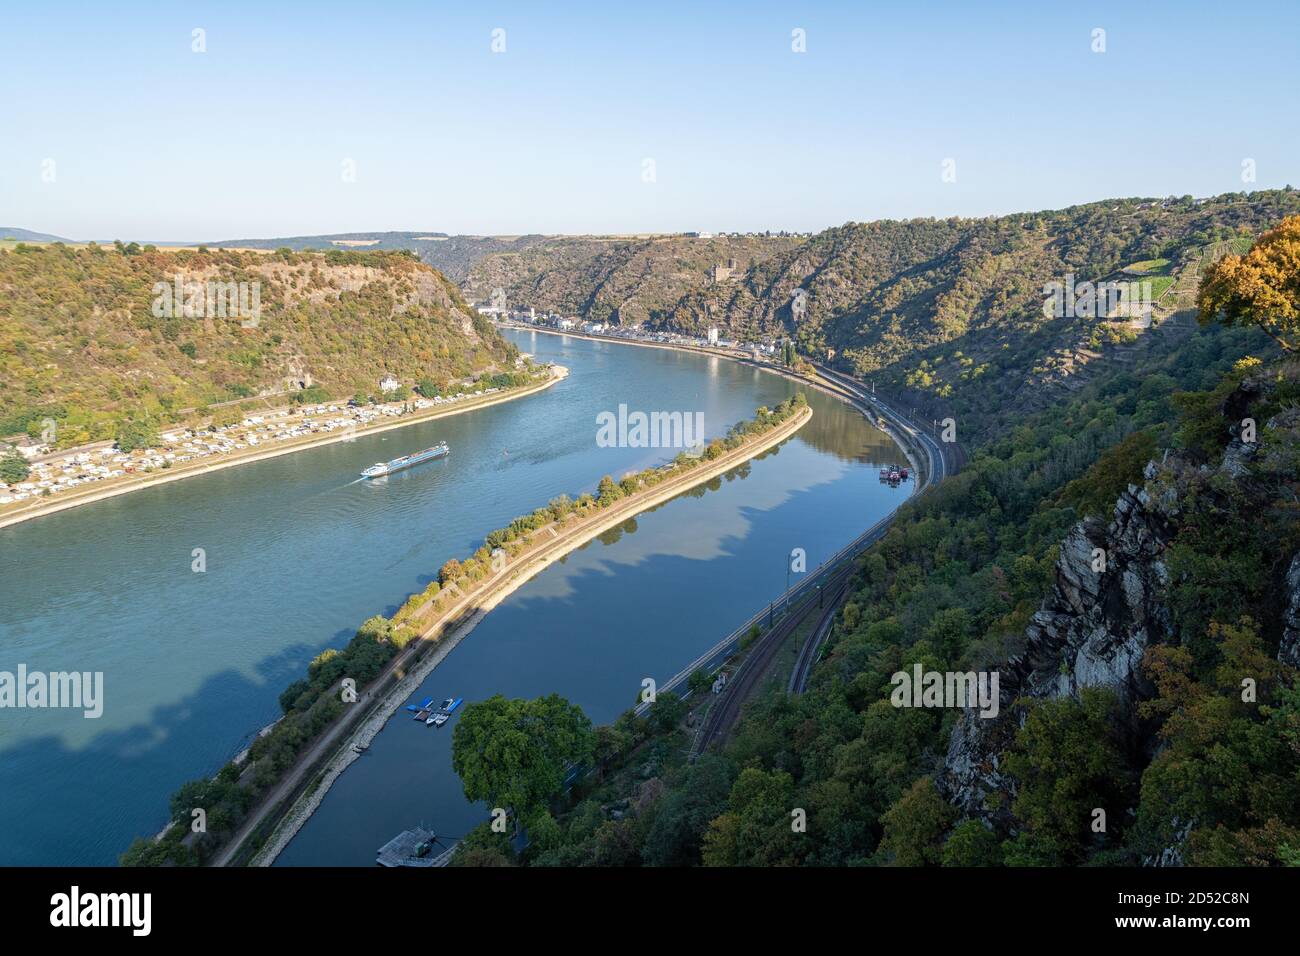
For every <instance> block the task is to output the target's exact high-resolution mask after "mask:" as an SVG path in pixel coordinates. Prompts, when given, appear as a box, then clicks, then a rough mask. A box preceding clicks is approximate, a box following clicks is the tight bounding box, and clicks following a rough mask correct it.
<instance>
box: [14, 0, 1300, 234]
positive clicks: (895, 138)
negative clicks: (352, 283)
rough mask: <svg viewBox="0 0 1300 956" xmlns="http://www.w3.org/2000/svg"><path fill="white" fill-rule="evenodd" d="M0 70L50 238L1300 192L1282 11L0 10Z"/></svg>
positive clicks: (321, 6)
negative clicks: (797, 43)
mask: <svg viewBox="0 0 1300 956" xmlns="http://www.w3.org/2000/svg"><path fill="white" fill-rule="evenodd" d="M1067 7H1068V8H1069V9H1067ZM546 8H554V11H555V12H548V10H547V9H546ZM706 8H707V9H706ZM196 27H200V28H203V29H204V30H205V31H206V45H207V52H206V53H202V54H196V53H193V52H191V43H192V40H191V31H192V30H193V29H194V28H196ZM796 27H799V28H803V29H804V30H806V34H807V52H806V53H803V54H796V53H793V52H792V51H791V31H792V30H793V29H794V28H796ZM1096 27H1101V28H1104V29H1105V30H1106V52H1105V53H1093V52H1092V50H1091V45H1092V37H1091V34H1092V30H1093V29H1094V28H1096ZM494 28H502V29H504V30H505V42H506V51H505V52H504V53H501V54H494V53H493V52H492V51H491V32H492V30H493V29H494ZM0 63H3V65H4V77H5V82H4V84H3V86H2V87H0V225H5V226H20V227H24V228H28V229H35V230H39V231H43V232H52V233H56V234H59V235H65V236H68V237H70V238H110V237H122V238H124V239H133V238H134V239H157V240H164V241H167V240H200V239H213V240H215V239H223V238H239V237H250V236H251V237H269V236H278V235H295V234H307V233H321V232H345V231H366V230H388V229H420V230H437V231H445V232H472V233H519V232H548V233H561V232H562V233H579V232H636V231H674V230H691V229H698V230H710V231H713V230H732V229H773V230H776V229H795V230H808V229H820V228H824V227H826V226H829V225H835V224H839V223H842V222H846V221H849V220H858V221H862V220H870V219H879V218H896V217H910V216H948V215H984V214H989V213H1002V212H1013V211H1020V210H1027V209H1043V208H1053V207H1060V206H1066V205H1070V204H1073V203H1077V202H1086V201H1090V200H1094V199H1102V198H1108V197H1112V196H1135V195H1166V194H1171V193H1173V194H1178V195H1182V194H1184V193H1191V194H1193V195H1197V196H1201V195H1211V194H1215V193H1220V192H1231V191H1236V190H1241V189H1249V188H1270V187H1276V186H1281V185H1283V184H1285V183H1287V182H1290V183H1293V184H1297V185H1300V131H1298V126H1300V110H1297V109H1296V106H1295V96H1296V91H1297V90H1300V3H1296V2H1294V0H1288V2H1278V3H1271V2H1261V0H1252V2H1249V3H1229V4H1225V3H1221V2H1220V3H1187V2H1181V3H1169V4H1155V3H1145V2H1144V3H1134V2H1128V3H1116V4H1105V3H1072V4H1068V5H1067V4H1061V3H1055V2H1045V0H1038V2H1032V3H1023V4H1022V3H1002V4H992V3H990V4H977V3H970V2H954V3H924V2H910V0H908V2H889V3H870V2H869V3H807V4H805V3H794V2H786V3H765V2H760V3H736V4H722V3H711V4H704V3H695V4H692V3H682V4H675V3H671V2H669V3H637V2H629V3H608V2H605V3H590V4H560V3H555V4H542V3H538V2H535V0H533V2H528V3H518V4H513V3H511V4H507V3H473V4H468V3H463V2H458V3H438V2H430V0H421V2H412V3H405V2H383V0H372V2H356V0H349V2H346V3H334V2H329V0H322V2H312V3H277V4H271V3H265V2H263V3H247V4H246V3H240V2H221V3H185V4H180V3H131V2H129V0H128V2H124V3H120V4H119V3H101V2H95V3H71V4H57V5H49V4H40V3H35V4H22V5H20V4H6V9H5V12H4V23H3V27H2V28H0ZM946 158H952V159H953V160H955V163H956V167H955V168H956V182H951V183H945V182H943V181H942V179H941V175H940V171H941V163H942V161H943V160H944V159H946ZM1246 158H1250V159H1253V160H1255V163H1256V168H1257V177H1258V178H1257V182H1256V183H1255V184H1254V185H1253V186H1252V185H1243V183H1242V180H1241V163H1242V160H1243V159H1246ZM347 159H350V160H352V161H354V162H355V164H356V180H355V182H350V183H348V182H344V181H343V176H342V170H343V162H344V160H347ZM645 159H653V160H654V163H655V174H656V182H654V183H646V182H643V181H642V169H643V160H645ZM47 160H53V161H54V167H53V170H54V181H53V182H46V181H44V180H43V179H42V172H43V170H47V169H48V166H44V165H43V164H44V163H45V161H47Z"/></svg>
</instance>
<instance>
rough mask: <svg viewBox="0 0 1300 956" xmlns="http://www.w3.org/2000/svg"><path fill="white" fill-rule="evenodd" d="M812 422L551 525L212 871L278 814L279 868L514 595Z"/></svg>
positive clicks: (305, 768)
mask: <svg viewBox="0 0 1300 956" xmlns="http://www.w3.org/2000/svg"><path fill="white" fill-rule="evenodd" d="M811 417H812V410H811V409H810V408H807V407H804V408H802V409H801V410H800V411H798V412H797V413H796V414H795V415H794V416H793V417H792V418H790V419H789V420H788V421H785V422H782V423H781V424H780V425H778V426H776V427H775V428H773V429H772V430H771V431H769V432H766V433H764V434H762V435H760V436H758V437H756V438H754V439H753V440H752V441H750V442H748V443H746V444H745V445H744V446H742V447H740V448H737V449H735V450H734V451H731V452H728V453H726V454H724V455H721V456H719V457H718V458H716V459H714V460H712V461H707V462H704V463H701V464H700V465H698V466H696V467H694V468H691V469H690V470H688V471H686V472H685V473H684V474H682V475H680V476H677V477H674V478H670V479H668V480H665V481H663V482H662V483H660V484H656V485H654V486H652V487H649V488H646V489H644V490H642V491H640V492H636V493H634V494H633V495H631V496H629V497H628V498H626V499H623V500H621V501H618V502H616V503H614V504H613V505H610V506H609V507H608V508H606V509H603V510H601V511H599V512H597V513H595V514H593V515H590V516H587V517H580V518H572V519H570V520H569V522H568V524H567V526H566V527H563V528H562V530H561V531H560V532H559V533H556V532H555V531H554V529H553V528H552V527H550V526H547V527H545V528H541V529H538V531H537V532H535V533H534V537H535V539H540V544H539V543H537V541H536V540H534V541H533V542H531V543H530V544H529V546H528V547H527V548H526V549H525V550H524V551H523V552H522V553H520V554H518V555H516V556H515V557H514V558H512V559H511V560H510V561H509V563H507V564H506V566H505V567H504V568H502V569H501V570H500V571H498V572H496V573H495V574H494V575H492V576H490V577H488V578H486V579H484V580H483V581H482V582H480V583H479V584H478V586H476V587H474V588H473V589H472V590H470V591H469V593H465V594H459V596H458V597H457V599H456V600H455V602H454V603H452V604H451V605H450V606H449V607H447V608H446V609H443V610H442V611H441V613H440V614H439V615H438V617H437V618H436V619H435V620H434V621H432V622H430V623H429V625H428V626H427V627H425V628H424V629H423V630H422V631H421V633H420V638H419V640H416V641H413V642H412V643H411V644H410V645H409V646H408V650H407V651H404V652H403V653H402V654H400V655H399V656H398V657H397V658H395V659H394V660H393V661H392V662H390V664H389V666H388V667H386V668H385V670H384V671H383V672H382V673H381V674H380V675H379V676H378V677H376V679H375V680H374V682H373V683H372V684H371V688H370V689H369V690H368V691H367V692H366V693H365V694H364V695H363V697H362V700H363V701H364V702H365V703H366V707H365V708H364V709H357V710H355V711H353V712H349V713H348V714H345V715H344V718H343V719H341V720H340V721H339V723H338V724H336V726H335V727H333V728H331V729H330V730H329V731H327V732H326V734H325V735H324V736H323V737H322V739H321V740H320V741H318V742H317V743H316V744H315V745H313V746H312V747H311V748H310V749H309V751H308V752H307V753H306V754H304V755H303V757H301V758H300V759H299V761H298V762H297V764H296V765H295V767H294V768H293V769H291V770H290V771H289V774H288V775H287V776H286V777H285V779H284V780H282V781H281V782H280V784H279V785H277V787H276V788H275V789H274V790H273V791H272V792H271V793H270V794H268V795H267V797H266V798H265V799H264V800H263V802H262V804H261V809H260V810H259V811H255V812H254V814H253V815H252V816H250V818H249V819H248V820H246V821H245V822H244V824H243V825H242V826H241V827H240V829H239V831H238V832H237V833H236V835H235V836H234V837H233V838H232V839H231V841H230V842H229V843H228V844H227V846H226V847H225V848H224V849H223V850H222V851H221V852H220V853H219V854H217V856H216V857H214V861H213V862H214V865H217V866H222V865H228V864H230V863H233V862H236V861H237V858H238V856H239V848H240V846H241V845H242V844H244V843H245V842H247V840H248V839H249V838H250V837H251V836H253V835H254V834H256V833H257V832H258V831H259V830H260V829H262V828H263V827H265V826H266V824H267V823H268V821H269V819H270V818H273V817H274V816H275V815H276V813H279V814H280V816H279V819H278V821H277V822H276V824H275V828H274V830H273V831H272V832H271V834H270V836H269V837H268V839H267V841H266V843H265V844H264V845H263V846H262V847H261V848H260V849H259V850H258V851H257V853H256V855H255V856H254V858H253V860H252V864H253V865H257V866H269V865H270V864H271V863H272V862H274V860H275V858H276V856H278V855H279V853H280V852H281V851H282V850H283V849H284V847H285V846H287V845H288V843H289V842H290V841H291V840H292V838H293V837H294V835H295V834H296V833H297V832H298V830H299V829H300V828H301V827H302V825H303V824H304V823H305V822H306V821H307V820H308V819H309V818H310V816H311V814H312V813H313V812H314V811H315V809H316V807H318V806H319V805H320V802H321V800H322V799H323V798H324V796H325V794H326V793H327V792H328V791H329V788H330V786H331V785H332V784H333V783H334V781H335V780H337V779H338V777H339V775H340V774H342V772H343V771H344V770H345V769H346V768H347V767H348V766H349V765H350V764H351V763H352V762H353V761H354V760H356V759H357V758H358V757H359V756H360V755H361V753H363V752H364V750H365V748H366V747H367V746H368V745H369V743H370V741H371V740H373V739H374V737H375V735H376V734H378V733H379V731H380V730H382V729H383V727H384V725H385V724H386V723H387V722H388V720H389V719H390V718H391V717H392V715H393V714H394V713H396V712H397V710H398V708H400V707H401V705H402V703H403V702H404V701H405V700H406V699H407V698H408V697H409V696H410V695H411V694H412V693H413V692H414V690H415V689H416V688H417V687H418V686H419V684H420V683H421V682H422V681H423V680H424V679H425V678H426V677H428V675H429V674H430V673H431V672H432V671H433V670H434V669H435V668H436V667H437V666H438V664H439V663H440V662H441V661H442V660H444V659H445V658H446V656H447V655H448V654H449V653H450V652H451V650H452V649H453V648H454V647H455V646H456V645H457V644H459V643H460V641H462V640H463V639H464V638H465V637H466V636H467V635H469V634H470V633H471V632H472V631H473V630H474V628H475V627H477V626H478V624H479V623H480V622H481V621H482V620H483V619H484V618H485V617H486V616H487V614H488V613H489V612H490V611H491V610H492V609H493V608H494V607H496V606H497V605H498V604H499V603H500V602H501V601H503V600H504V599H505V598H506V597H508V596H509V595H510V594H511V593H513V592H514V591H515V590H517V589H518V588H519V587H521V586H522V585H523V584H525V583H526V582H527V581H529V580H531V579H532V578H533V577H535V576H536V575H538V574H539V573H541V572H542V571H544V570H545V569H546V568H547V567H549V566H550V565H551V564H553V563H554V562H556V561H558V560H560V559H562V558H563V557H564V556H565V555H567V554H569V553H570V552H571V551H573V550H575V549H577V548H579V547H582V546H583V545H585V544H587V543H588V542H590V541H591V540H593V539H594V538H596V537H598V536H599V535H601V534H603V533H605V532H606V531H609V530H610V529H612V528H615V527H617V526H618V525H620V524H622V523H624V522H626V521H628V520H629V519H631V518H634V517H636V516H637V515H639V514H641V513H642V512H645V511H647V510H649V509H652V508H655V507H657V506H658V505H660V504H663V503H664V502H666V501H668V500H669V499H671V498H674V497H676V496H678V495H680V494H682V493H683V492H686V491H689V490H691V489H692V488H695V487H697V486H698V485H700V484H703V483H705V482H708V481H711V480H713V479H714V478H716V477H718V476H720V475H722V474H725V473H726V472H728V471H730V470H732V469H734V468H736V467H738V466H740V465H742V464H744V463H745V462H746V461H749V460H750V459H752V458H754V457H756V456H757V455H760V454H762V453H764V452H766V451H768V450H770V449H771V448H773V447H775V446H776V445H778V444H780V443H781V442H783V441H785V440H786V439H788V438H790V437H791V436H793V435H794V434H795V433H796V432H797V431H798V430H799V429H800V428H802V427H803V426H804V425H805V424H807V422H808V420H809V419H810V418H811ZM547 535H549V536H550V537H547ZM353 714H355V716H353ZM304 787H305V789H304ZM291 801H292V802H291Z"/></svg>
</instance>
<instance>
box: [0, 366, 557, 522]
mask: <svg viewBox="0 0 1300 956" xmlns="http://www.w3.org/2000/svg"><path fill="white" fill-rule="evenodd" d="M567 375H568V369H566V368H564V367H562V366H556V367H555V368H554V369H553V370H552V373H551V375H550V376H548V378H547V379H546V381H544V382H540V383H537V384H534V385H525V386H522V387H520V388H519V389H517V390H513V391H506V392H499V393H497V394H494V395H487V396H481V397H479V398H469V399H465V400H463V401H460V402H456V403H455V404H453V405H450V406H448V407H435V408H430V409H423V410H419V411H416V412H412V413H410V414H407V415H403V416H401V418H400V419H399V420H397V421H384V422H376V423H374V424H371V425H360V426H357V427H356V428H350V429H346V430H341V431H340V432H339V433H337V434H327V435H312V436H310V437H305V438H302V439H292V440H290V441H286V442H284V443H282V445H281V446H280V447H277V448H268V449H265V450H261V449H251V448H249V449H244V450H241V451H239V452H235V453H233V454H230V455H227V456H225V457H223V458H222V459H221V460H220V461H215V462H196V463H195V464H193V465H188V464H187V465H177V466H175V467H172V468H168V469H166V470H160V471H156V472H154V473H152V474H148V475H133V476H131V477H129V478H122V479H118V483H116V484H112V485H109V486H107V487H99V488H94V489H90V490H87V491H85V492H81V493H75V492H74V493H71V494H64V495H61V496H60V497H59V498H58V499H53V498H52V499H49V500H47V499H43V498H42V499H37V500H36V502H35V503H33V504H31V505H24V506H22V507H21V509H15V510H10V511H7V512H3V513H0V528H6V527H9V526H10V525H16V524H19V523H21V522H23V521H30V520H31V519H33V518H41V517H44V516H46V515H51V514H56V513H57V512H60V511H67V510H68V509H69V508H77V507H80V506H82V505H88V504H92V503H94V502H96V501H103V500H104V499H106V498H114V497H117V496H118V495H125V494H130V493H132V492H136V491H143V490H144V489H145V488H152V487H154V486H156V485H162V484H166V483H167V482H171V481H180V480H182V479H184V478H194V477H197V476H199V475H207V474H211V473H212V472H214V471H221V470H223V469H225V468H234V467H236V466H238V465H247V464H251V463H252V462H255V461H265V460H267V459H270V458H278V457H280V456H281V455H290V454H293V453H294V452H299V451H307V450H308V449H311V448H320V447H321V446H323V445H331V444H334V443H335V442H344V441H353V440H355V439H356V438H358V437H359V436H362V435H375V434H379V433H380V432H387V431H392V430H394V429H398V428H405V427H406V426H408V425H418V424H421V423H423V422H429V421H433V420H435V419H439V418H447V417H450V416H452V415H459V414H461V413H463V412H470V411H475V410H477V409H480V408H488V407H489V406H492V405H497V404H500V403H501V402H508V401H512V400H514V399H516V398H525V397H527V396H529V395H534V394H536V393H538V392H541V391H543V390H545V389H548V388H550V387H551V386H552V385H555V384H556V383H557V382H560V381H562V380H563V379H564V378H565V377H566V376H567ZM67 453H68V454H71V453H72V450H70V451H69V452H67Z"/></svg>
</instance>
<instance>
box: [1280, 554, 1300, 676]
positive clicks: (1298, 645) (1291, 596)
mask: <svg viewBox="0 0 1300 956" xmlns="http://www.w3.org/2000/svg"><path fill="white" fill-rule="evenodd" d="M1286 593H1287V597H1286V613H1285V614H1284V615H1283V617H1282V643H1281V645H1280V646H1279V647H1278V651H1277V659H1278V660H1279V661H1281V662H1282V663H1283V664H1290V665H1291V666H1292V667H1300V554H1297V555H1296V556H1295V557H1294V558H1292V559H1291V566H1290V567H1288V568H1287V571H1286Z"/></svg>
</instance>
